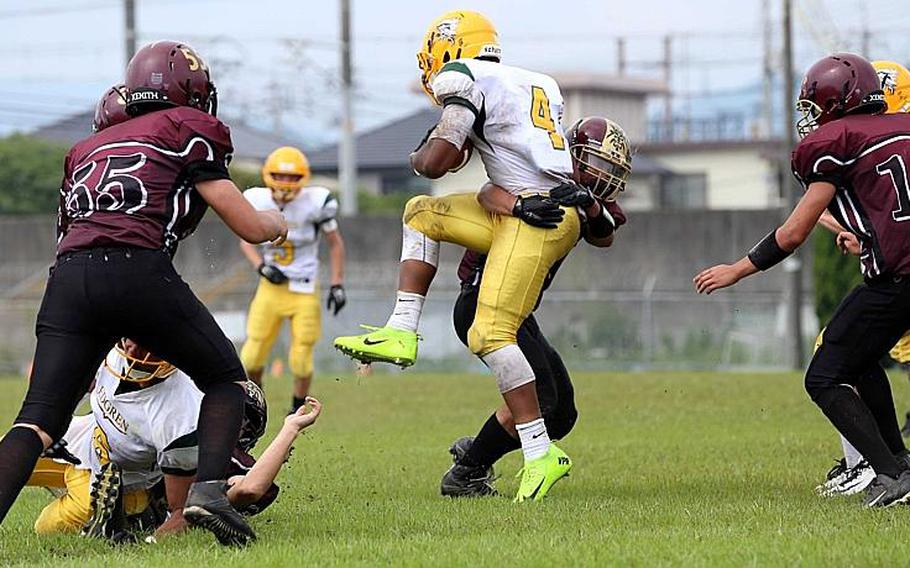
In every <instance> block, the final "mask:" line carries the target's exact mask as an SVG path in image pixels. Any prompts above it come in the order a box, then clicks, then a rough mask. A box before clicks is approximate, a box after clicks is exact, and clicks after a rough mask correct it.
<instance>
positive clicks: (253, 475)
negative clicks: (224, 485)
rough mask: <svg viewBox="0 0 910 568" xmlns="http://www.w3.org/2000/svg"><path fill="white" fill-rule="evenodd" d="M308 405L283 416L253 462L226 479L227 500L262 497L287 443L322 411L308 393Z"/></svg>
mask: <svg viewBox="0 0 910 568" xmlns="http://www.w3.org/2000/svg"><path fill="white" fill-rule="evenodd" d="M306 403H307V405H308V406H309V408H307V407H305V406H301V407H300V408H298V409H297V411H296V412H295V413H294V414H291V415H290V416H288V417H287V418H285V419H284V425H283V426H282V427H281V430H280V431H279V432H278V434H277V435H276V436H275V439H274V440H272V443H271V444H269V447H268V448H266V450H265V451H264V452H263V453H262V456H261V457H260V458H259V459H258V460H256V464H255V465H254V466H253V467H252V469H250V471H249V472H248V473H247V474H246V475H242V476H241V475H238V476H235V477H233V478H231V479H230V480H229V484H230V487H229V488H228V499H229V500H230V501H231V503H232V504H233V505H234V506H237V507H239V506H243V505H249V504H250V503H255V502H257V501H259V500H260V499H262V496H263V495H265V493H266V491H268V490H269V488H270V487H271V486H272V483H273V482H274V481H275V478H276V477H278V472H279V471H281V466H282V465H283V464H284V462H285V461H287V459H288V456H289V455H290V452H291V446H292V445H293V444H294V440H296V439H297V436H299V435H300V433H301V432H302V431H303V430H304V429H305V428H307V427H309V426H311V425H312V424H313V423H314V422H316V419H317V418H319V414H320V413H321V412H322V403H320V402H319V401H318V400H317V399H315V398H313V397H311V396H308V397H307V398H306Z"/></svg>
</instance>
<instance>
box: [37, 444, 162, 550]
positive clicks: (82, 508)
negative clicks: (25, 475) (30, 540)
mask: <svg viewBox="0 0 910 568" xmlns="http://www.w3.org/2000/svg"><path fill="white" fill-rule="evenodd" d="M26 485H28V486H29V487H48V488H53V489H65V490H66V493H64V494H63V495H61V496H60V497H57V498H56V499H54V500H53V501H51V502H50V503H49V504H48V505H47V506H46V507H44V509H42V510H41V513H40V514H39V515H38V518H37V519H36V520H35V532H36V533H37V534H41V535H46V534H55V533H75V532H79V531H80V530H81V529H82V526H83V525H85V523H87V522H88V520H89V518H90V517H91V516H92V504H91V497H90V494H91V485H92V472H91V471H89V470H87V469H78V468H76V466H74V465H72V464H68V463H60V462H55V461H54V460H51V459H48V458H39V459H38V463H37V464H35V469H34V470H33V471H32V475H31V477H29V479H28V483H26ZM148 504H149V500H148V493H147V492H146V491H143V490H141V489H140V490H138V491H131V492H129V493H127V494H126V495H124V496H123V508H124V510H125V511H126V514H127V515H135V514H138V513H141V512H142V511H144V510H145V508H146V507H148Z"/></svg>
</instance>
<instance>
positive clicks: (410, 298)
mask: <svg viewBox="0 0 910 568" xmlns="http://www.w3.org/2000/svg"><path fill="white" fill-rule="evenodd" d="M424 300H426V298H425V297H423V296H421V295H420V294H414V293H413V292H402V291H400V290H399V291H398V294H397V295H396V296H395V309H393V310H392V315H391V316H389V321H387V322H386V327H394V328H395V329H403V330H405V331H413V332H414V333H417V324H418V323H420V312H422V311H423V301H424Z"/></svg>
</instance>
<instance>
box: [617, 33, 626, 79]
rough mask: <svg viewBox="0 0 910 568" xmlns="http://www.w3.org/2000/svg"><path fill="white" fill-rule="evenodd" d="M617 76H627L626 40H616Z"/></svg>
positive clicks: (619, 38)
mask: <svg viewBox="0 0 910 568" xmlns="http://www.w3.org/2000/svg"><path fill="white" fill-rule="evenodd" d="M616 74H617V75H619V76H622V75H625V74H626V38H624V37H618V38H616Z"/></svg>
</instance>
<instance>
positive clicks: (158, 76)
mask: <svg viewBox="0 0 910 568" xmlns="http://www.w3.org/2000/svg"><path fill="white" fill-rule="evenodd" d="M150 81H151V82H152V84H153V85H160V84H161V83H164V74H162V73H152V76H151V78H150Z"/></svg>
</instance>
